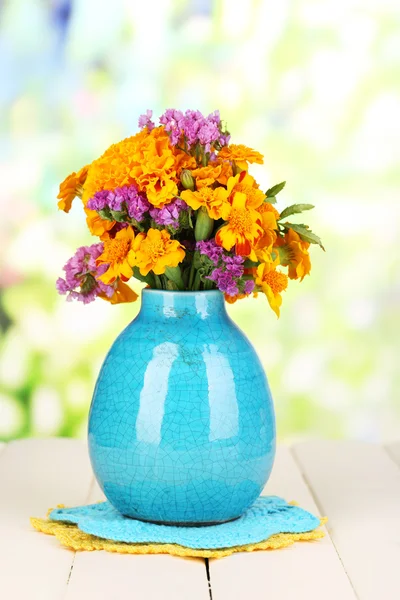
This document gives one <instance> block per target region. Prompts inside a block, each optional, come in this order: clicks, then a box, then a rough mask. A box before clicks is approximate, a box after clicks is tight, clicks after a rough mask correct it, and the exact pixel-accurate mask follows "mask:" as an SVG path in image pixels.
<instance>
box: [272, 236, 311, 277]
mask: <svg viewBox="0 0 400 600" xmlns="http://www.w3.org/2000/svg"><path fill="white" fill-rule="evenodd" d="M277 246H278V248H279V255H280V261H281V265H283V266H285V267H289V269H288V274H289V277H290V279H299V278H300V281H303V279H304V277H305V276H306V275H309V273H310V271H311V260H310V255H309V253H308V248H309V247H310V244H309V243H308V242H304V241H303V240H302V239H301V238H300V236H299V234H298V233H296V232H295V231H293V229H288V231H287V232H286V233H285V236H284V237H283V238H278V240H277Z"/></svg>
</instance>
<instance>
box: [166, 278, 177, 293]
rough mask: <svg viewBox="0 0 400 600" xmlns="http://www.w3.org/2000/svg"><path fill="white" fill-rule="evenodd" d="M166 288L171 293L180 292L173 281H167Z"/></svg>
mask: <svg viewBox="0 0 400 600" xmlns="http://www.w3.org/2000/svg"><path fill="white" fill-rule="evenodd" d="M166 288H167V290H169V291H171V292H177V291H178V290H179V288H178V286H177V285H175V283H174V282H173V281H171V280H170V279H168V280H167V285H166Z"/></svg>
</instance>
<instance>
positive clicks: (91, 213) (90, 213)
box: [84, 208, 115, 239]
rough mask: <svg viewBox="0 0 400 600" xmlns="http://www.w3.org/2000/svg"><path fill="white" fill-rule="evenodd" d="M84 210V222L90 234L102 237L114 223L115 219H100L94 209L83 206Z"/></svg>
mask: <svg viewBox="0 0 400 600" xmlns="http://www.w3.org/2000/svg"><path fill="white" fill-rule="evenodd" d="M84 211H85V213H86V223H87V226H88V227H89V231H90V233H91V234H92V235H97V236H98V237H99V238H101V239H103V236H104V234H105V233H107V232H108V231H110V229H112V228H113V227H114V225H115V221H109V220H108V219H102V218H101V217H100V215H99V214H98V213H97V212H96V211H95V210H90V209H89V208H84Z"/></svg>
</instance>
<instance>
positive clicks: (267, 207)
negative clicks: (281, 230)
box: [258, 200, 281, 221]
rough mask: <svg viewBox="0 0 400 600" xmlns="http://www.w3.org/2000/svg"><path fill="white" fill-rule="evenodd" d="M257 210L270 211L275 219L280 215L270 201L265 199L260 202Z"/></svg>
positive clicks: (261, 211)
mask: <svg viewBox="0 0 400 600" xmlns="http://www.w3.org/2000/svg"><path fill="white" fill-rule="evenodd" d="M258 212H260V213H265V212H270V213H272V214H273V215H274V217H275V220H276V221H277V220H278V219H279V217H280V216H281V215H280V214H279V212H278V211H277V210H276V208H275V206H274V205H273V204H271V203H270V202H268V201H267V200H266V201H265V202H263V203H262V204H261V206H260V207H259V209H258Z"/></svg>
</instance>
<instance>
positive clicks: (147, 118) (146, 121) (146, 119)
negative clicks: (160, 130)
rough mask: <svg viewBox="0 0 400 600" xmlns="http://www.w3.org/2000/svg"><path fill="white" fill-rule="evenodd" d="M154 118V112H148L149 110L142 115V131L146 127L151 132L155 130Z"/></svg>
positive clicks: (140, 118) (140, 122) (140, 121)
mask: <svg viewBox="0 0 400 600" xmlns="http://www.w3.org/2000/svg"><path fill="white" fill-rule="evenodd" d="M152 116H153V111H152V110H148V109H147V110H146V113H145V114H144V115H140V117H139V127H140V129H143V128H144V127H147V129H148V130H149V131H151V130H152V129H154V127H155V125H154V123H153V121H152V120H151V117H152Z"/></svg>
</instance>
